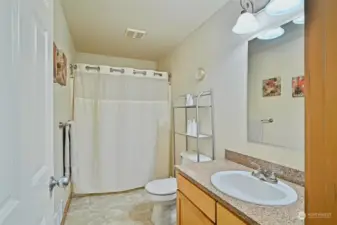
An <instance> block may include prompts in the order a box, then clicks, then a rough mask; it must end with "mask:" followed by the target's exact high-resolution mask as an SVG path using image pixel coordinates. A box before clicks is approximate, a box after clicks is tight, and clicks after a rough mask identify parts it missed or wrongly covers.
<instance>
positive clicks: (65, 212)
mask: <svg viewBox="0 0 337 225" xmlns="http://www.w3.org/2000/svg"><path fill="white" fill-rule="evenodd" d="M72 197H73V194H72V192H70V194H69V197H68V200H67V203H66V206H65V207H64V212H63V217H62V221H61V225H65V223H66V219H67V215H68V212H69V208H70V203H71V199H72Z"/></svg>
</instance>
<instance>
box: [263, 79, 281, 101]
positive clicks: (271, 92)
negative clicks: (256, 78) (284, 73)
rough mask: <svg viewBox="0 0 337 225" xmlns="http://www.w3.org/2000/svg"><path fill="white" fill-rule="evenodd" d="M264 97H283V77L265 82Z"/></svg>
mask: <svg viewBox="0 0 337 225" xmlns="http://www.w3.org/2000/svg"><path fill="white" fill-rule="evenodd" d="M262 91H263V97H272V96H280V95H281V77H274V78H270V79H267V80H263V87H262Z"/></svg>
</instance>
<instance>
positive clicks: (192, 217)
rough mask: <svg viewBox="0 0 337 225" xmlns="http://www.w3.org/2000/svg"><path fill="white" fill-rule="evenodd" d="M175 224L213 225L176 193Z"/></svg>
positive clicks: (183, 197)
mask: <svg viewBox="0 0 337 225" xmlns="http://www.w3.org/2000/svg"><path fill="white" fill-rule="evenodd" d="M177 224H179V225H213V224H214V223H212V222H211V221H210V220H209V219H208V217H207V216H205V214H204V213H203V212H202V211H201V210H200V209H199V208H198V207H196V206H195V205H194V204H193V203H192V202H191V201H190V200H189V199H188V198H186V197H185V196H184V194H182V193H181V192H179V191H178V196H177Z"/></svg>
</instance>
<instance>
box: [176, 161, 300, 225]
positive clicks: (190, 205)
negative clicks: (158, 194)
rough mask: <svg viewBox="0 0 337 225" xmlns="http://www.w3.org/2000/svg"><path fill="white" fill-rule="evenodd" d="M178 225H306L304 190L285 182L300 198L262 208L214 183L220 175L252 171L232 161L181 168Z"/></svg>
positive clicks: (179, 170) (178, 178) (190, 165)
mask: <svg viewBox="0 0 337 225" xmlns="http://www.w3.org/2000/svg"><path fill="white" fill-rule="evenodd" d="M176 168H177V172H178V173H177V182H178V194H177V225H212V224H218V225H228V224H229V225H246V224H249V225H250V224H254V225H257V224H259V225H284V224H290V225H292V224H294V225H303V224H304V221H303V220H301V218H300V217H299V215H301V212H303V211H304V188H303V187H302V186H299V185H296V184H293V183H290V182H287V181H283V180H282V182H284V183H285V184H287V185H289V186H290V187H291V188H292V189H293V190H295V191H296V193H297V195H298V198H297V201H296V202H294V203H293V204H290V205H286V206H262V205H257V204H253V203H248V202H245V201H241V200H239V199H236V198H233V197H230V196H228V195H226V194H224V193H222V192H220V191H219V190H218V189H217V188H215V187H214V185H212V183H211V176H212V175H213V174H215V173H217V172H219V171H237V170H241V171H251V169H250V168H247V167H245V166H242V165H240V164H237V163H234V162H232V161H229V160H221V161H213V162H207V163H193V164H189V165H181V166H177V167H176Z"/></svg>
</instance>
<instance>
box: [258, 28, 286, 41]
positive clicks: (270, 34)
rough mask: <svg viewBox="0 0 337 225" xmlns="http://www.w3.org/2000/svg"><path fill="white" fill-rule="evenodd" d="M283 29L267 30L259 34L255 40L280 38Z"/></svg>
mask: <svg viewBox="0 0 337 225" xmlns="http://www.w3.org/2000/svg"><path fill="white" fill-rule="evenodd" d="M284 32H285V31H284V29H283V28H282V27H277V28H274V29H269V30H266V31H263V32H261V33H260V34H259V35H258V36H257V38H258V39H260V40H272V39H275V38H278V37H281V36H282V35H283V34H284Z"/></svg>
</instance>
